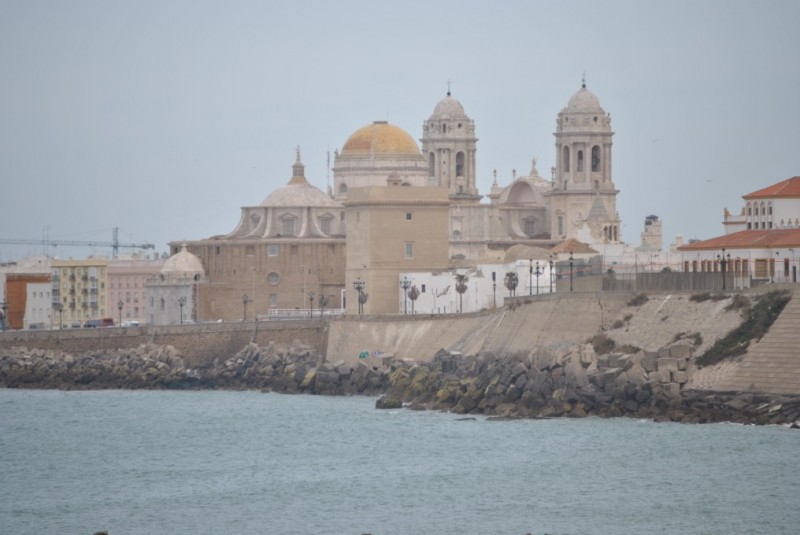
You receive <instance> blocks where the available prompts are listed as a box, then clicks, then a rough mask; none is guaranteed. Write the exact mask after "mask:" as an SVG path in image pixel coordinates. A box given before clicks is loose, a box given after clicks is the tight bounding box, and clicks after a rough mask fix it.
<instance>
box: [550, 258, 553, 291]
mask: <svg viewBox="0 0 800 535" xmlns="http://www.w3.org/2000/svg"><path fill="white" fill-rule="evenodd" d="M550 293H553V255H550Z"/></svg>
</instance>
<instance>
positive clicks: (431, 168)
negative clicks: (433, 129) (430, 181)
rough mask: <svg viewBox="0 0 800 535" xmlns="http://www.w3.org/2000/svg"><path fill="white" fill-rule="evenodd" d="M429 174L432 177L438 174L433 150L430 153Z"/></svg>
mask: <svg viewBox="0 0 800 535" xmlns="http://www.w3.org/2000/svg"><path fill="white" fill-rule="evenodd" d="M428 176H429V177H430V178H433V177H435V176H436V156H434V154H433V153H432V152H431V153H430V154H428Z"/></svg>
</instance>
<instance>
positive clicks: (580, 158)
mask: <svg viewBox="0 0 800 535" xmlns="http://www.w3.org/2000/svg"><path fill="white" fill-rule="evenodd" d="M577 171H578V172H579V173H581V172H583V151H582V150H579V151H578V169H577Z"/></svg>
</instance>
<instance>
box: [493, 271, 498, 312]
mask: <svg viewBox="0 0 800 535" xmlns="http://www.w3.org/2000/svg"><path fill="white" fill-rule="evenodd" d="M492 308H497V273H495V272H494V271H492Z"/></svg>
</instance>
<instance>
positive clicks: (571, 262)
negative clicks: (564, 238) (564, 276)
mask: <svg viewBox="0 0 800 535" xmlns="http://www.w3.org/2000/svg"><path fill="white" fill-rule="evenodd" d="M573 260H574V259H573V258H572V251H570V252H569V291H570V292H571V291H572V265H573Z"/></svg>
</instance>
